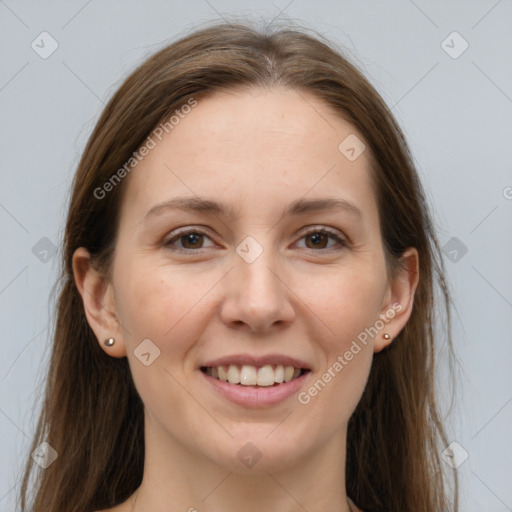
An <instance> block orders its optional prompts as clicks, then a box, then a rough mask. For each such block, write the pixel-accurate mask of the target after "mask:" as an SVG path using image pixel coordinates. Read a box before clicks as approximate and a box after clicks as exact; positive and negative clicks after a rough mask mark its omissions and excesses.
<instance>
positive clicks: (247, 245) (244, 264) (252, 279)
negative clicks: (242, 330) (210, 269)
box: [224, 237, 293, 330]
mask: <svg viewBox="0 0 512 512" xmlns="http://www.w3.org/2000/svg"><path fill="white" fill-rule="evenodd" d="M268 239H269V238H267V240H268ZM282 272H283V271H282V266H281V265H280V264H279V261H278V258H277V257H276V255H275V252H274V250H273V249H272V248H269V247H263V246H262V245H261V244H259V243H258V242H256V240H255V239H253V238H252V237H248V238H247V239H245V240H244V241H243V242H242V243H241V244H240V245H239V246H238V247H237V254H236V255H235V259H234V268H233V270H232V271H231V272H230V275H231V277H230V279H231V283H230V286H229V297H226V304H227V306H226V308H225V311H224V313H225V315H226V316H225V319H226V320H228V321H229V322H240V321H242V322H244V323H246V324H248V325H250V327H251V328H252V329H253V330H262V329H265V328H268V327H270V326H272V325H273V324H274V323H281V322H288V321H290V320H291V318H292V316H293V308H292V306H291V304H290V301H289V291H288V288H287V287H286V286H285V284H284V281H285V279H284V276H281V275H280V274H282Z"/></svg>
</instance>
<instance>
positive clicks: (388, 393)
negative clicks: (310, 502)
mask: <svg viewBox="0 0 512 512" xmlns="http://www.w3.org/2000/svg"><path fill="white" fill-rule="evenodd" d="M308 30H309V29H304V28H302V27H301V28H297V26H292V27H290V26H285V27H279V29H277V28H276V27H275V26H274V28H273V29H267V30H256V29H255V28H253V27H251V26H250V25H249V24H243V23H236V24H230V23H222V24H216V25H213V26H209V27H207V28H201V29H200V30H197V31H196V32H194V33H192V34H191V35H189V36H187V37H184V38H182V39H180V40H179V41H177V42H175V43H173V44H171V45H169V46H167V47H165V48H163V49H162V50H160V51H158V52H157V53H156V54H154V55H153V56H151V57H150V58H149V59H147V60H146V61H145V62H144V63H143V64H142V65H141V66H140V67H139V68H137V69H136V70H135V71H134V72H133V73H132V74H131V75H130V76H129V77H128V78H127V79H126V80H125V81H124V83H123V84H122V85H121V87H120V88H119V89H118V91H117V92H116V93H115V94H114V96H113V97H112V98H111V100H110V101H109V102H108V104H107V106H106V108H105V109H104V111H103V113H102V115H101V117H100V119H99V121H98V122H97V124H96V127H95V129H94V131H93V133H92V135H91V137H90V139H89V141H88V143H87V146H86V148H85V151H84V153H83V156H82V158H81V161H80V163H79V165H78V169H77V171H76V174H75V177H74V181H73V184H72V194H71V197H70V203H69V212H68V217H67V223H66V228H65V233H64V239H63V247H64V250H63V255H62V272H61V275H60V277H59V281H58V285H59V297H58V302H57V307H56V318H55V325H54V332H53V347H52V354H51V360H50V366H49V371H48V374H47V380H46V383H45V384H46V389H45V398H44V401H43V404H42V411H41V413H40V417H39V422H38V425H37V430H36V434H35V438H34V441H33V445H32V450H34V449H35V448H36V447H37V446H38V445H39V444H40V443H41V442H43V441H46V442H48V443H49V444H50V445H51V446H52V447H53V449H55V450H56V451H57V453H58V459H57V460H56V461H55V462H54V463H53V464H51V465H50V466H49V467H47V468H46V469H44V470H40V469H38V467H37V466H36V465H35V463H34V462H33V460H32V459H31V458H30V457H28V462H27V465H26V467H25V472H24V478H23V483H22V487H21V492H20V496H19V499H20V503H21V509H22V510H23V511H25V510H26V507H27V506H30V507H31V509H32V510H33V511H34V512H72V511H74V512H91V511H93V510H97V509H103V508H108V507H112V506H114V505H117V504H119V503H121V502H123V501H125V500H126V499H127V498H128V497H129V496H130V495H131V494H132V493H133V492H134V491H135V490H136V488H137V487H138V486H139V485H140V483H141V481H142V475H143V466H144V424H143V404H142V402H141V399H140V397H139V395H138V393H137V391H136V389H135V386H134V383H133V380H132V377H131V373H130V370H129V366H128V361H127V359H126V358H119V359H116V358H112V357H109V356H108V355H106V354H105V353H104V352H103V350H102V349H101V347H100V346H99V345H98V341H97V340H96V337H95V335H94V333H93V331H92V329H91V328H90V326H89V324H88V323H87V320H86V317H85V314H84V308H83V303H82V300H81V297H80V294H79V292H78V290H77V287H76V285H75V282H74V278H73V268H72V256H73V253H74V251H75V250H76V249H77V248H78V247H85V248H86V249H88V251H89V252H90V253H91V254H92V256H93V258H94V262H95V264H96V265H97V268H98V269H100V270H102V271H103V272H104V274H105V276H107V277H108V276H109V269H110V268H111V267H110V264H111V262H112V255H113V251H114V248H115V243H116V232H117V227H118V221H119V212H120V206H121V201H122V197H123V190H124V188H125V182H126V180H121V181H120V182H115V185H114V186H112V187H110V189H111V190H110V191H109V193H108V198H107V199H102V198H101V197H100V195H99V194H98V193H97V192H96V194H95V191H97V190H98V189H101V188H102V187H103V186H104V184H105V183H106V182H107V181H108V180H109V179H112V176H113V175H114V174H115V173H116V172H117V171H118V170H119V169H121V168H122V167H123V166H124V165H125V164H126V162H128V161H129V159H130V158H132V157H133V154H134V152H136V151H137V150H138V148H140V147H141V145H142V144H143V143H144V141H145V140H146V139H147V137H148V136H149V135H150V133H151V132H152V130H153V129H154V128H155V127H156V126H158V125H159V124H160V123H162V122H164V121H165V120H167V119H168V118H169V116H172V115H173V113H175V112H176V110H177V109H179V108H181V107H183V105H185V104H186V103H187V102H190V100H191V99H193V98H194V99H196V100H199V101H200V99H201V97H204V96H205V95H207V94H211V93H214V92H215V91H218V90H222V89H233V88H235V87H254V86H263V87H270V86H273V85H285V86H286V87H292V88H294V89H295V90H297V91H308V92H310V93H314V94H315V95H316V96H317V97H319V98H321V99H323V101H324V102H325V103H326V105H328V106H329V107H330V108H331V109H332V110H333V111H334V112H335V113H337V115H339V116H341V117H342V118H344V119H345V120H346V121H348V122H350V123H351V124H352V125H353V126H354V127H355V128H357V130H359V132H360V133H361V134H362V135H363V137H364V138H365V143H367V145H368V147H369V149H370V153H371V156H372V178H373V180H374V185H375V191H376V197H377V202H378V209H379V215H380V223H381V226H380V228H381V233H382V239H383V242H384V247H385V253H386V261H387V263H388V265H389V268H390V269H392V270H393V269H395V270H396V269H397V268H398V264H399V259H400V256H401V255H402V254H403V252H404V251H405V250H406V249H407V248H408V247H415V248H416V249H417V250H418V252H419V264H420V269H419V274H420V280H419V285H418V288H417V290H416V295H415V299H414V307H413V311H412V314H411V317H410V319H409V321H408V323H407V324H406V326H405V328H404V329H403V330H402V332H400V334H399V335H398V336H397V338H396V339H395V340H394V341H393V343H392V344H391V346H390V347H389V348H388V349H386V350H384V351H382V352H380V353H378V354H375V356H374V360H373V365H372V368H371V372H370V376H369V380H368V383H367V386H366V388H365V390H364V393H363V395H362V398H361V401H360V403H359V404H358V406H357V408H356V410H355V412H354V414H353V416H352V417H351V419H350V421H349V425H348V433H347V436H348V437H347V461H346V489H347V494H348V496H350V497H351V498H352V499H353V500H354V502H355V503H356V504H357V505H358V506H359V507H360V508H362V509H363V510H364V511H365V512H377V511H386V512H390V511H391V512H404V511H409V512H412V511H414V512H418V511H426V512H442V511H443V512H444V511H448V510H454V511H457V510H458V484H457V475H456V473H455V472H453V473H454V487H453V496H454V499H453V503H452V500H451V498H450V495H451V493H449V492H448V489H447V480H446V475H445V473H444V471H443V463H442V460H441V457H440V452H441V450H442V449H443V447H446V446H447V444H448V440H447V437H446V434H445V430H444V427H443V422H442V420H441V416H440V412H439V409H438V407H439V406H438V402H437V398H436V397H437V394H436V392H435V376H436V375H437V371H436V372H435V366H436V361H437V353H436V347H437V344H438V343H439V340H438V337H437V336H436V330H435V324H436V322H437V321H438V320H437V314H438V312H441V313H442V315H443V319H444V323H445V327H446V333H447V335H446V339H447V347H448V356H449V357H450V358H451V360H453V358H455V354H454V352H453V347H452V341H451V337H450V304H451V301H450V293H449V290H448V287H447V284H446V281H445V277H444V267H443V260H442V255H441V252H440V250H439V246H438V242H437V241H436V235H435V232H434V228H433V224H432V221H431V218H430V213H429V210H428V205H427V201H426V198H425V195H424V192H423V189H422V186H421V184H420V181H419V179H418V175H417V172H416V169H415V166H414V163H413V158H412V156H411V153H410V150H409V148H408V145H407V143H406V141H405V138H404V135H403V133H402V131H401V129H400V128H399V126H398V124H397V122H396V120H395V119H394V117H393V115H392V114H391V112H390V110H389V108H388V107H387V106H386V104H385V102H384V101H383V100H382V98H381V97H380V96H379V94H378V93H377V92H376V90H375V89H374V88H373V87H372V85H371V84H370V83H369V82H368V81H367V79H365V78H364V76H363V75H362V73H361V72H360V71H359V70H358V69H357V67H356V66H355V65H354V64H352V63H350V62H349V61H348V60H347V58H345V57H344V56H343V53H342V52H341V51H340V50H339V49H336V48H335V47H334V46H332V44H330V43H328V42H327V41H324V40H323V38H322V37H321V36H320V35H318V34H314V35H310V34H308ZM310 32H312V31H310ZM133 172H136V170H135V171H133ZM118 176H119V174H118ZM111 183H113V182H112V181H111ZM437 292H439V293H437ZM438 301H439V302H438ZM435 342H436V343H435ZM33 470H38V472H37V475H36V478H35V482H34V486H33V492H32V493H29V488H31V486H30V485H29V481H30V476H31V474H32V472H33ZM340 484H341V483H340ZM29 500H32V501H30V505H29Z"/></svg>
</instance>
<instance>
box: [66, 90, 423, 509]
mask: <svg viewBox="0 0 512 512" xmlns="http://www.w3.org/2000/svg"><path fill="white" fill-rule="evenodd" d="M349 134H356V135H357V136H358V137H359V139H361V140H363V137H362V136H361V135H360V134H358V132H357V131H356V130H355V129H354V127H352V126H351V125H350V124H349V123H347V122H346V121H344V120H343V119H340V118H339V117H338V116H336V115H334V114H333V113H332V112H331V111H330V110H329V109H328V107H327V106H326V105H325V104H324V103H323V102H322V100H321V99H318V98H317V97H315V96H313V95H311V94H310V93H307V92H302V91H301V93H300V94H299V93H297V92H295V91H293V90H291V89H284V88H280V87H279V88H272V89H270V90H268V89H260V88H253V89H250V90H236V91H230V92H223V93H216V94H214V95H212V96H210V97H208V98H205V99H200V100H199V101H198V105H197V106H196V107H195V108H194V109H192V111H191V112H190V113H189V114H188V115H187V116H186V117H185V118H184V119H182V120H181V121H180V123H179V124H178V125H177V126H175V127H174V129H173V130H172V131H171V132H170V133H169V134H167V135H165V136H164V138H163V140H162V141H161V142H159V143H158V145H157V147H156V148H154V149H152V150H151V151H150V153H149V154H148V155H147V156H146V157H145V158H144V160H143V161H142V162H141V163H140V164H139V165H138V166H137V167H136V169H134V170H133V171H132V173H131V174H130V175H129V177H128V178H126V179H128V183H127V184H126V185H127V187H128V188H127V190H126V195H125V198H124V201H123V206H122V211H121V223H120V228H119V238H118V242H117V246H116V251H115V257H114V262H113V273H112V279H111V281H107V280H105V278H103V277H101V275H99V274H98V273H97V272H96V271H95V270H93V269H92V267H91V266H90V261H89V255H88V253H87V251H86V250H85V249H84V248H80V249H78V250H77V251H76V252H75V254H74V257H73V265H74V272H75V282H76V284H77V287H78V289H79V291H80V293H81V296H82V298H83V302H84V308H85V312H86V315H87V320H88V322H89V324H90V326H91V327H92V329H93V330H94V332H95V334H96V336H97V338H98V343H99V344H100V346H101V348H102V349H103V350H104V351H105V352H106V353H107V354H108V355H109V356H111V357H127V358H128V362H129V365H130V368H131V371H132V375H133V378H134V382H135V385H136V387H137V390H138V392H139V394H140V396H141V398H142V400H143V402H144V406H145V443H146V459H145V471H144V478H143V481H142V484H141V486H140V488H139V489H138V490H137V491H136V492H135V493H134V495H132V496H131V497H130V499H129V500H127V501H126V502H124V503H123V504H121V505H119V506H117V507H114V508H112V509H110V510H115V511H116V512H124V511H129V510H132V508H133V510H134V511H135V512H137V511H140V512H142V511H144V510H151V511H153V512H163V511H165V512H169V511H187V510H188V511H190V512H192V511H193V510H194V509H196V510H198V511H200V512H203V511H205V512H206V511H219V510H223V511H232V510H242V509H243V510H251V511H254V512H256V511H258V512H259V511H261V512H263V511H267V510H275V511H282V512H295V511H299V510H301V511H302V510H304V509H306V510H308V511H311V512H313V511H319V510H322V511H323V512H325V511H336V512H339V511H342V512H348V511H349V506H348V504H347V497H346V492H345V487H344V482H345V446H346V432H347V423H348V420H349V418H350V416H351V415H352V413H353V411H354V409H355V407H356V405H357V403H358V401H359V400H360V398H361V395H362V392H363V390H364V387H365V385H366V382H367V378H368V374H369V371H370V367H371V363H372V358H373V354H374V353H377V352H379V351H381V350H382V349H383V348H385V347H386V346H387V345H389V344H390V343H391V342H392V339H393V338H394V337H395V336H396V335H397V334H398V333H399V332H400V331H401V329H402V328H403V327H404V325H405V324H406V322H407V320H408V318H409V316H410V313H411V309H412V304H413V298H414V292H415V289H416V286H417V281H418V254H417V252H416V250H415V249H409V250H408V251H406V253H405V254H404V260H405V263H406V270H404V271H403V272H402V273H401V274H400V275H399V276H397V277H396V279H394V280H393V281H391V280H390V279H389V276H388V275H387V272H386V266H385V259H384V253H383V248H382V240H381V236H380V228H379V217H378V212H377V207H376V198H375V193H374V191H373V189H372V186H371V183H370V168H369V148H368V146H367V149H366V150H365V151H364V152H363V153H362V154H361V155H360V156H359V157H358V158H357V159H356V160H355V161H353V162H351V161H349V160H348V159H347V158H346V157H345V156H344V155H343V154H342V153H341V152H340V151H339V150H338V146H339V144H340V143H341V142H342V141H343V140H344V139H345V138H346V137H347V136H348V135H349ZM177 196H199V197H208V198H210V199H215V200H218V201H222V202H225V203H226V204H228V205H229V206H232V207H233V208H235V209H237V212H236V215H235V216H234V217H232V218H227V217H223V216H219V215H213V214H206V213H190V212H183V211H164V212H160V214H158V215H154V216H150V217H149V218H148V219H146V220H144V221H143V220H142V219H143V218H144V216H145V214H146V213H147V212H148V211H149V210H150V209H151V208H152V207H153V206H154V205H156V204H157V203H160V202H163V201H167V200H169V199H171V198H173V197H177ZM323 197H329V198H343V199H345V200H346V201H349V202H350V203H352V204H353V205H355V206H356V207H357V208H358V209H359V210H360V211H361V216H360V217H358V216H356V215H354V214H352V213H349V212H347V211H343V210H334V211H319V212H309V213H305V214H302V215H299V216H294V217H286V218H284V219H282V220H280V213H281V211H282V209H283V207H284V206H285V205H288V204H289V203H291V202H292V201H294V200H296V199H299V198H306V199H311V198H323ZM185 226H189V227H195V228H198V229H199V228H200V229H201V230H202V231H204V232H205V233H206V236H205V237H203V238H202V239H201V238H200V239H199V241H194V240H192V242H190V238H188V239H187V237H185V238H178V239H175V240H174V247H175V248H176V249H178V250H176V251H173V250H172V249H171V248H170V247H166V246H165V242H166V241H167V240H169V238H170V237H169V234H171V235H172V234H173V233H175V232H176V229H177V228H179V227H185ZM313 226H315V227H329V228H331V229H333V230H335V231H336V232H337V233H338V234H339V236H340V237H342V238H345V239H347V238H348V240H349V241H350V245H349V246H348V247H344V246H339V245H338V244H337V242H336V241H335V240H334V239H331V238H326V239H322V238H320V241H319V242H317V244H316V245H315V243H314V241H315V240H314V237H313V236H312V235H309V236H305V231H306V229H305V228H306V227H313ZM247 236H252V237H253V238H254V239H255V240H256V241H257V242H258V243H259V245H260V246H261V247H262V248H263V253H262V254H261V255H260V256H259V257H258V258H257V259H256V260H255V261H254V262H252V263H247V262H246V261H245V260H244V259H242V258H241V257H240V256H239V255H238V254H237V252H236V248H237V246H238V245H239V244H240V243H241V242H242V241H243V240H244V239H245V238H246V237H247ZM187 240H188V241H189V242H188V245H187ZM187 248H188V253H187V252H185V251H186V249H187ZM179 249H181V250H182V251H183V252H179ZM194 251H196V252H194ZM396 303H398V304H400V305H401V306H402V307H401V310H400V311H399V312H396V314H395V315H394V318H393V319H391V320H389V321H388V322H387V323H386V325H385V328H384V329H383V330H381V331H380V332H379V334H378V335H377V336H375V338H372V337H369V339H368V343H367V344H366V346H364V345H362V344H360V345H361V348H362V350H361V351H360V352H358V353H357V355H355V356H354V358H353V359H352V360H351V361H350V362H349V363H348V364H347V365H346V366H345V367H344V368H343V370H342V371H341V372H339V373H337V374H336V377H334V378H332V380H331V381H330V382H329V383H328V384H327V385H326V386H325V387H324V388H323V390H322V391H321V392H319V393H318V394H317V396H315V397H314V398H312V399H311V401H310V402H309V403H308V404H307V405H303V404H301V403H299V402H298V400H297V396H296V395H294V396H292V397H290V398H288V399H286V400H285V401H284V402H282V403H279V404H277V405H274V406H271V407H267V408H258V409H250V408H247V407H242V406H238V405H234V404H232V403H231V402H228V401H227V400H226V399H224V398H222V397H220V396H219V395H218V394H217V393H216V392H215V391H213V390H212V388H211V386H210V385H209V384H208V382H207V381H206V379H205V377H204V376H203V375H202V374H201V373H200V372H199V370H198V369H197V366H198V365H200V364H201V363H204V362H205V361H207V360H208V359H210V360H211V359H214V358H218V357H221V356H226V355H230V354H234V353H250V354H255V355H264V354H269V353H279V354H285V355H288V356H292V357H297V358H299V359H301V360H304V361H306V362H308V363H309V365H310V367H311V368H312V372H311V374H310V375H309V377H308V379H309V380H308V384H307V385H306V386H305V389H306V390H307V388H308V387H309V386H311V384H312V383H313V382H315V381H316V380H317V379H318V378H320V377H321V376H322V374H323V373H324V372H325V371H326V370H327V369H328V368H329V367H332V364H333V362H334V361H336V359H337V357H338V356H340V355H343V354H344V353H345V352H346V351H347V350H349V348H350V346H351V344H352V342H353V340H355V339H356V338H357V335H358V334H359V333H361V332H362V331H364V329H365V328H366V327H369V326H372V325H374V324H375V322H376V321H377V320H378V319H379V315H381V314H385V313H386V312H387V311H389V310H390V309H393V308H392V305H393V304H396ZM384 332H386V333H389V334H390V336H391V340H386V339H384V337H383V334H384ZM109 337H114V338H115V340H116V341H115V344H114V345H113V346H112V347H105V346H104V345H103V340H104V339H106V338H109ZM147 338H149V339H150V340H151V341H152V342H153V343H154V344H155V345H156V346H157V347H158V348H159V350H160V356H159V357H158V358H157V359H155V360H154V362H153V363H152V364H150V365H149V366H145V365H143V364H141V362H140V361H139V360H138V359H137V357H135V355H134V350H135V349H136V348H137V346H138V345H139V344H140V343H141V341H142V340H144V339H147ZM303 389H304V388H303ZM249 441H250V442H252V443H253V444H254V445H255V446H256V447H257V449H258V450H259V452H260V453H261V459H260V460H259V461H258V462H257V464H255V465H254V466H253V467H252V468H247V467H245V466H244V465H243V464H242V463H241V462H240V460H239V459H238V457H237V452H238V451H239V450H240V449H241V447H243V446H244V445H245V444H246V443H247V442H249Z"/></svg>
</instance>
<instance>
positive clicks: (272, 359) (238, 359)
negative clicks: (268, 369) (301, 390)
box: [200, 354, 311, 370]
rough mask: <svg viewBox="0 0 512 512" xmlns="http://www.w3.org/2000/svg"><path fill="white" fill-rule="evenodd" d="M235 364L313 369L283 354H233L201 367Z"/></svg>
mask: <svg viewBox="0 0 512 512" xmlns="http://www.w3.org/2000/svg"><path fill="white" fill-rule="evenodd" d="M230 364H234V365H237V366H243V365H251V366H258V367H259V366H267V365H278V364H280V365H283V366H293V367H294V368H303V369H305V370H311V367H310V365H309V364H308V363H306V362H305V361H301V360H300V359H297V358H295V357H290V356H285V355H282V354H267V355H263V356H256V355H251V354H233V355H230V356H224V357H219V358H218V359H212V360H209V361H206V362H204V363H203V364H201V365H200V367H204V366H208V367H211V366H229V365H230Z"/></svg>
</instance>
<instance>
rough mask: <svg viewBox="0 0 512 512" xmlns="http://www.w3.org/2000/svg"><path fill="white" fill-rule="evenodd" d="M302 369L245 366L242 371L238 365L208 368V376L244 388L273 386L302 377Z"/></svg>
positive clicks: (279, 365)
mask: <svg viewBox="0 0 512 512" xmlns="http://www.w3.org/2000/svg"><path fill="white" fill-rule="evenodd" d="M300 373H301V369H300V368H294V367H293V366H283V365H282V364H278V365H276V366H272V365H265V366H262V367H260V368H257V367H256V366H252V365H250V364H244V365H243V366H242V367H241V368H240V369H239V367H238V366H237V365H234V364H230V365H229V366H228V367H226V366H216V367H208V368H206V374H207V375H210V376H211V377H214V378H215V379H219V380H222V381H224V382H229V383H230V384H240V385H242V386H256V385H257V386H273V385H274V384H276V383H277V384H281V383H282V382H290V381H291V380H293V379H296V378H297V377H299V376H300Z"/></svg>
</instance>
